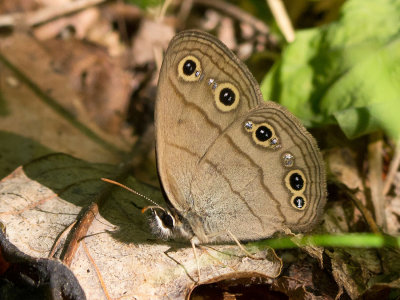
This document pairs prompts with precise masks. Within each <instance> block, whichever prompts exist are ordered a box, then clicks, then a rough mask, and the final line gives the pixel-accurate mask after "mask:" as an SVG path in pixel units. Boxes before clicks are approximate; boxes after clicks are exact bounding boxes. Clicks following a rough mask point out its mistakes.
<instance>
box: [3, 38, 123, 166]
mask: <svg viewBox="0 0 400 300" xmlns="http://www.w3.org/2000/svg"><path fill="white" fill-rule="evenodd" d="M0 54H1V55H4V57H5V59H7V60H9V61H10V62H11V64H13V65H14V66H15V68H17V69H18V71H19V72H21V73H22V77H24V76H26V78H25V79H24V78H22V77H20V75H16V74H15V73H13V72H11V71H10V69H9V67H6V66H5V65H2V66H1V69H2V70H4V71H3V72H1V73H0V80H1V86H2V94H3V98H4V99H3V101H4V103H5V104H4V105H5V108H6V110H7V113H6V115H4V116H3V117H2V118H1V119H0V129H2V130H7V131H9V132H13V133H15V134H18V135H21V136H24V137H26V138H30V139H32V140H34V141H36V142H38V143H41V144H42V145H43V146H46V147H48V148H49V149H53V150H54V151H59V152H64V153H68V154H71V155H74V156H76V157H80V158H83V159H86V160H89V161H103V162H111V161H114V162H115V161H118V157H117V155H116V149H120V150H125V151H127V150H128V149H129V145H130V144H131V141H129V140H123V139H122V137H121V136H116V135H110V134H107V133H105V132H104V131H102V130H101V129H100V128H99V127H98V126H97V125H96V124H95V123H94V121H93V120H90V118H89V116H90V115H91V114H89V113H88V110H87V109H86V107H85V103H84V102H83V98H82V95H80V94H79V93H78V92H77V91H76V89H75V88H74V86H73V85H72V84H71V79H70V78H69V77H68V76H66V73H63V72H62V71H65V70H61V72H57V65H55V61H54V60H53V59H52V57H51V56H50V55H48V53H47V52H46V50H45V47H44V46H43V45H40V44H39V43H38V42H36V41H34V40H33V39H32V38H30V37H28V36H26V35H16V36H14V37H12V38H9V39H4V40H2V41H1V43H0ZM58 71H60V70H58ZM10 78H14V79H13V80H11V81H10ZM119 80H123V79H119ZM10 82H16V83H15V84H10ZM49 97H50V98H49ZM121 98H123V97H122V96H121ZM100 100H103V98H101V99H100ZM109 100H111V99H109ZM110 103H111V101H110ZM103 107H104V104H103ZM60 109H61V110H62V109H65V110H67V111H68V112H69V113H68V112H61V111H60ZM105 113H106V116H107V114H111V117H110V115H108V117H107V118H108V119H109V120H110V119H112V118H113V117H112V116H113V114H117V113H118V111H117V112H115V111H112V112H107V111H106V112H105ZM82 126H84V127H85V128H86V129H88V130H90V131H91V132H92V133H93V134H95V135H97V138H93V134H91V133H88V130H86V129H82ZM88 136H90V137H91V138H88ZM99 140H101V141H102V142H100V141H99ZM103 142H104V143H103ZM106 144H107V145H106Z"/></svg>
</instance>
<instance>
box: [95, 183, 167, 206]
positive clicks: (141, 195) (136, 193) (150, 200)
mask: <svg viewBox="0 0 400 300" xmlns="http://www.w3.org/2000/svg"><path fill="white" fill-rule="evenodd" d="M101 180H103V181H105V182H108V183H111V184H115V185H117V186H119V187H122V188H124V189H126V190H128V191H130V192H131V193H133V194H135V195H138V196H139V197H142V198H144V199H146V200H147V201H149V202H151V203H153V204H154V206H146V207H144V208H143V209H142V213H144V212H145V211H146V210H148V209H152V208H159V209H161V210H163V211H165V209H164V208H163V207H161V206H160V205H158V204H157V203H156V202H155V201H153V200H152V199H150V198H149V197H147V196H145V195H143V194H141V193H139V192H137V191H135V190H133V189H131V188H129V187H127V186H126V185H124V184H122V183H119V182H117V181H114V180H111V179H108V178H101Z"/></svg>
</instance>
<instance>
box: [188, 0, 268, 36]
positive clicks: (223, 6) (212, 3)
mask: <svg viewBox="0 0 400 300" xmlns="http://www.w3.org/2000/svg"><path fill="white" fill-rule="evenodd" d="M194 3H195V4H201V5H205V6H209V7H213V8H216V9H218V10H220V11H222V12H224V13H225V14H228V15H230V16H232V17H234V18H235V19H238V20H240V21H241V22H244V23H248V24H249V25H251V26H253V27H254V28H255V29H256V30H257V31H259V32H260V33H262V34H269V33H270V30H269V28H268V26H267V25H266V24H265V23H264V22H263V21H261V20H259V19H257V18H255V17H254V16H252V15H251V14H249V13H247V12H245V11H243V10H241V9H240V8H238V7H236V6H235V5H232V4H230V3H228V2H225V1H220V0H194Z"/></svg>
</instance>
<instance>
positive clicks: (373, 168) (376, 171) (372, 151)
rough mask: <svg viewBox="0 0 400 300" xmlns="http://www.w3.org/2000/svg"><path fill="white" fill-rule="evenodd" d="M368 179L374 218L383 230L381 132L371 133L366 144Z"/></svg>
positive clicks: (384, 226)
mask: <svg viewBox="0 0 400 300" xmlns="http://www.w3.org/2000/svg"><path fill="white" fill-rule="evenodd" d="M368 162H369V170H368V179H369V184H370V190H371V202H372V205H373V206H374V211H375V219H376V223H377V224H378V226H380V227H381V228H382V229H383V231H385V229H386V215H385V202H384V198H383V182H382V133H381V132H376V133H373V134H371V136H370V142H369V144H368Z"/></svg>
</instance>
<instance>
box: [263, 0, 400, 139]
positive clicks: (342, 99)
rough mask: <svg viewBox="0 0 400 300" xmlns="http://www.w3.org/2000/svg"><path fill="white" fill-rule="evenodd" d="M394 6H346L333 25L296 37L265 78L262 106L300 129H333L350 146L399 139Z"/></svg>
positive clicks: (354, 2) (398, 10)
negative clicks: (272, 105)
mask: <svg viewBox="0 0 400 300" xmlns="http://www.w3.org/2000/svg"><path fill="white" fill-rule="evenodd" d="M399 16H400V1H395V0H381V1H374V0H350V1H348V2H346V4H345V5H344V6H343V8H342V11H341V14H340V17H339V19H338V20H337V21H336V22H334V23H332V24H330V25H328V26H324V27H321V28H314V29H310V30H302V31H298V32H297V35H296V41H295V42H294V43H292V44H290V45H289V46H288V47H287V48H286V49H285V50H284V52H283V55H282V59H281V60H280V61H279V62H278V63H277V64H276V65H275V66H274V67H273V68H272V70H271V72H270V73H269V74H268V75H267V76H266V77H265V79H264V81H263V83H262V85H261V90H262V92H263V94H264V96H265V98H266V99H271V100H274V101H278V102H280V103H281V104H282V105H284V106H286V107H288V108H289V110H291V111H292V112H293V113H294V114H296V115H297V116H298V117H300V118H301V119H302V120H303V122H304V123H305V124H306V125H307V126H318V125H323V124H333V123H338V124H339V126H340V127H341V128H342V130H343V131H344V133H345V134H346V135H347V136H348V137H349V138H354V137H357V136H360V135H363V134H366V133H369V132H372V131H375V130H379V129H383V130H384V131H385V132H386V133H387V134H389V135H390V136H391V137H393V138H395V139H399V138H400V121H399V120H398V116H397V114H398V112H400V22H399Z"/></svg>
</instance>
